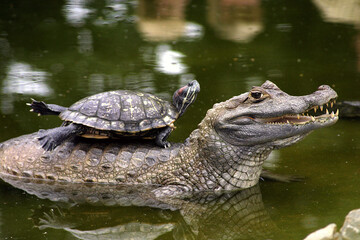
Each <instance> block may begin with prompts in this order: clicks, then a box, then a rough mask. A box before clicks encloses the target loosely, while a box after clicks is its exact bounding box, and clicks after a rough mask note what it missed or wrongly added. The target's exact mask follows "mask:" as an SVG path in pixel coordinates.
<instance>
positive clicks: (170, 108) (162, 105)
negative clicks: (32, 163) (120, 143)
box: [28, 80, 200, 151]
mask: <svg viewBox="0 0 360 240" xmlns="http://www.w3.org/2000/svg"><path fill="white" fill-rule="evenodd" d="M199 91H200V85H199V83H198V82H197V81H196V80H193V81H191V82H190V83H188V84H187V85H185V86H183V87H181V88H179V89H178V90H176V92H175V93H174V95H173V104H171V103H170V102H167V101H164V100H162V99H160V98H158V97H156V96H154V95H152V94H148V93H141V92H133V91H127V90H117V91H110V92H104V93H99V94H96V95H93V96H90V97H87V98H84V99H82V100H80V101H78V102H76V103H74V104H73V105H72V106H70V107H69V108H66V107H62V106H58V105H55V104H46V103H44V102H39V101H36V100H33V101H32V103H31V104H28V105H30V106H31V108H32V110H31V111H34V112H36V113H39V115H59V116H60V118H61V119H62V120H64V122H63V124H62V126H61V127H57V128H53V129H49V130H42V131H40V133H39V141H40V143H41V145H42V147H43V148H44V149H45V150H48V151H49V150H53V149H54V148H56V147H57V146H58V145H60V144H61V143H62V142H63V141H65V140H66V139H68V138H70V137H72V136H74V135H78V136H82V137H88V138H121V137H137V138H150V139H155V141H156V144H157V145H159V146H161V147H168V146H170V144H169V143H168V142H167V141H166V139H167V138H168V136H169V135H170V133H171V131H172V130H173V129H174V124H173V123H174V121H175V120H176V119H177V118H179V117H180V116H181V115H182V114H183V113H184V112H185V110H186V108H187V107H188V106H189V105H190V104H191V103H193V102H194V101H195V99H196V96H197V94H198V93H199Z"/></svg>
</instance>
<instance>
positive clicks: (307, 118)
mask: <svg viewBox="0 0 360 240" xmlns="http://www.w3.org/2000/svg"><path fill="white" fill-rule="evenodd" d="M334 103H336V99H331V100H330V101H329V102H328V103H326V104H324V105H321V106H314V107H311V108H309V109H307V110H306V111H305V112H302V113H298V114H286V115H283V116H280V117H271V118H255V119H254V120H255V121H257V122H261V123H266V124H277V125H283V124H291V125H304V124H308V123H313V122H319V123H325V122H327V121H329V120H333V119H335V118H338V116H339V109H337V110H336V111H335V113H334V111H331V113H329V110H328V107H329V106H330V108H332V107H333V105H334ZM317 111H318V113H321V112H325V114H321V115H317V116H316V115H315V114H316V112H317Z"/></svg>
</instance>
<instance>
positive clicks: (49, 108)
mask: <svg viewBox="0 0 360 240" xmlns="http://www.w3.org/2000/svg"><path fill="white" fill-rule="evenodd" d="M31 100H32V102H31V103H27V105H28V106H30V107H31V109H30V111H32V112H36V113H38V114H39V115H59V114H60V113H61V112H63V111H65V110H66V109H67V108H66V107H63V106H59V105H56V104H46V103H44V102H40V101H36V100H35V99H31Z"/></svg>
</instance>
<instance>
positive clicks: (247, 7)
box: [207, 0, 263, 43]
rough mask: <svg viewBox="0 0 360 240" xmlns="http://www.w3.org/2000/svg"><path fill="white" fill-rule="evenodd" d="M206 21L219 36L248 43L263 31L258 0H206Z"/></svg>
mask: <svg viewBox="0 0 360 240" xmlns="http://www.w3.org/2000/svg"><path fill="white" fill-rule="evenodd" d="M208 7H209V10H208V11H207V15H208V21H209V23H210V24H211V26H212V27H213V28H214V29H215V31H216V32H217V33H218V34H219V36H220V37H222V38H224V39H227V40H231V41H235V42H241V43H248V42H250V41H251V40H252V39H253V38H254V37H256V36H257V35H258V34H259V33H260V32H262V31H263V23H262V10H261V1H260V0H220V1H219V0H208Z"/></svg>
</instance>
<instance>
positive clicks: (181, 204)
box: [3, 176, 278, 240]
mask: <svg viewBox="0 0 360 240" xmlns="http://www.w3.org/2000/svg"><path fill="white" fill-rule="evenodd" d="M3 177H4V180H5V181H6V182H8V183H10V184H11V185H13V186H14V187H16V188H19V189H22V190H24V191H26V192H27V193H30V194H33V195H36V196H37V197H39V198H42V199H44V198H45V199H50V200H52V201H57V202H59V201H60V202H63V203H69V205H64V204H61V203H60V202H59V203H53V204H51V205H48V204H47V205H45V206H44V207H42V208H40V209H38V210H36V211H35V212H34V214H33V216H32V219H34V222H35V225H36V226H38V228H39V229H40V230H49V229H58V230H60V231H66V232H69V233H71V234H72V235H73V236H76V237H78V238H79V239H93V238H94V237H96V239H123V237H134V238H135V239H155V238H157V237H159V236H160V235H163V234H166V233H167V234H171V235H172V236H173V238H174V239H179V240H180V239H195V238H196V239H265V238H270V237H272V236H274V234H278V229H277V227H276V226H275V225H274V223H273V222H272V220H271V219H270V217H269V215H268V213H267V211H266V210H265V208H264V204H263V202H262V197H261V192H260V188H259V185H256V186H255V187H252V188H250V189H245V190H242V191H238V192H229V193H223V194H219V193H218V194H213V193H199V194H196V195H194V196H188V198H187V199H156V198H155V197H154V196H153V195H152V192H151V190H152V189H153V188H152V187H151V186H125V185H100V184H70V183H49V182H46V181H41V180H40V181H38V180H37V181H36V182H31V181H30V182H29V180H22V179H16V178H13V177H10V178H8V177H6V176H3ZM79 204H80V205H79ZM89 204H90V206H89ZM103 206H107V208H104V207H103ZM110 206H112V207H110ZM115 206H116V207H115ZM136 206H138V207H141V209H137V208H138V207H136ZM178 214H180V216H178ZM119 216H120V217H119ZM126 239H128V238H126Z"/></svg>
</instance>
